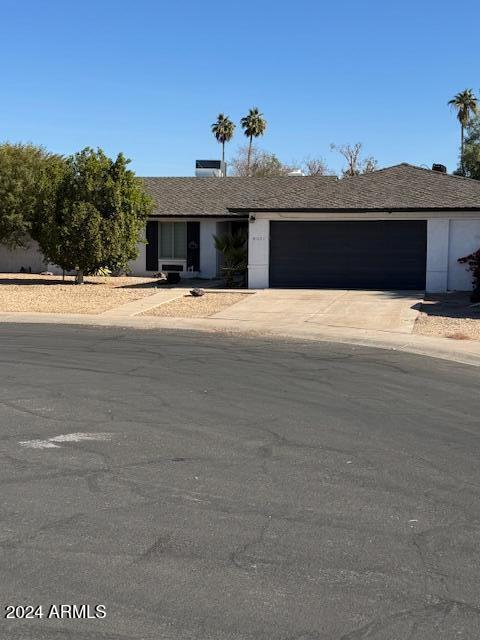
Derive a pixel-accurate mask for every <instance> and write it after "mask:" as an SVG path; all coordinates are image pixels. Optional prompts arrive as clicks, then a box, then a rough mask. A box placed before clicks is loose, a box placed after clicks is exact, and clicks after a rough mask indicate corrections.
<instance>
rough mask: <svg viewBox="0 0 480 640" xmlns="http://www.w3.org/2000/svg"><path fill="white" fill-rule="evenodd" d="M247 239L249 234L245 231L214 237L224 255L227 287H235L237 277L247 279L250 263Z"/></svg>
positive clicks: (223, 270) (223, 268)
mask: <svg viewBox="0 0 480 640" xmlns="http://www.w3.org/2000/svg"><path fill="white" fill-rule="evenodd" d="M247 238H248V236H247V232H246V231H244V230H239V231H236V232H234V233H222V234H221V235H219V236H213V239H214V242H215V247H216V249H217V251H220V253H221V254H222V255H223V266H222V267H221V270H222V272H223V273H224V275H225V285H226V286H227V287H233V285H234V284H235V276H236V275H241V276H242V278H243V279H245V274H246V272H247V261H248V259H247V255H248V249H247Z"/></svg>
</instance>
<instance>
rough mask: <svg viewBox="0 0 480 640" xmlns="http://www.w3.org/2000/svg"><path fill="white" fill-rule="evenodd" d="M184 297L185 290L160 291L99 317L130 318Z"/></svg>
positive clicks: (105, 312)
mask: <svg viewBox="0 0 480 640" xmlns="http://www.w3.org/2000/svg"><path fill="white" fill-rule="evenodd" d="M184 295H185V289H162V290H160V291H159V292H158V293H154V294H152V295H151V296H147V297H146V298H139V299H138V300H132V301H131V302H127V303H125V304H122V305H120V306H119V307H114V308H113V309H108V310H107V311H104V312H103V313H101V314H100V315H101V316H102V317H104V318H130V317H132V316H137V315H140V314H141V313H143V312H144V311H148V310H149V309H153V308H154V307H158V306H160V305H161V304H165V302H170V301H171V300H175V299H176V298H180V297H181V296H184Z"/></svg>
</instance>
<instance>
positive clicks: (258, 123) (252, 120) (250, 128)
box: [240, 107, 267, 175]
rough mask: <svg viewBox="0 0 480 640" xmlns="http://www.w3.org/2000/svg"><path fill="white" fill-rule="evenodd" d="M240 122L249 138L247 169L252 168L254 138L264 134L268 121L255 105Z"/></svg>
mask: <svg viewBox="0 0 480 640" xmlns="http://www.w3.org/2000/svg"><path fill="white" fill-rule="evenodd" d="M240 124H241V125H242V129H243V133H244V134H245V135H246V136H247V138H248V154H247V169H250V158H251V154H252V141H253V138H258V137H259V136H263V134H264V133H265V131H266V128H267V121H266V120H265V118H264V117H263V113H260V111H259V110H258V109H257V107H253V109H250V110H249V111H248V114H247V115H246V116H245V117H243V118H242V119H241V120H240ZM247 175H249V174H247Z"/></svg>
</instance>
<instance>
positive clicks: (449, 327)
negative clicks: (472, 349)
mask: <svg viewBox="0 0 480 640" xmlns="http://www.w3.org/2000/svg"><path fill="white" fill-rule="evenodd" d="M414 333H420V334H423V335H429V336H438V337H444V338H450V339H451V340H480V306H477V305H472V304H471V302H470V299H469V296H468V294H460V293H453V294H446V295H436V296H434V295H430V296H427V297H426V299H425V301H424V302H423V303H422V306H421V309H420V314H419V316H418V318H417V321H416V323H415V327H414Z"/></svg>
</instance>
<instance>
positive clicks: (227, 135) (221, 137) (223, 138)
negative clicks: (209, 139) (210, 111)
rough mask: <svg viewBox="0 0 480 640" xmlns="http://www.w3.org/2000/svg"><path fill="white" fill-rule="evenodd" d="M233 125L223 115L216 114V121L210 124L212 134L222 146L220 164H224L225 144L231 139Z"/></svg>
mask: <svg viewBox="0 0 480 640" xmlns="http://www.w3.org/2000/svg"><path fill="white" fill-rule="evenodd" d="M234 131H235V125H234V124H233V122H232V121H231V120H230V118H229V117H228V116H226V115H224V114H223V113H219V114H218V118H217V121H216V122H214V123H213V124H212V133H213V135H214V136H215V138H216V139H217V141H218V142H219V143H220V144H221V145H222V162H225V143H226V142H230V140H231V139H232V138H233V132H234Z"/></svg>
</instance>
